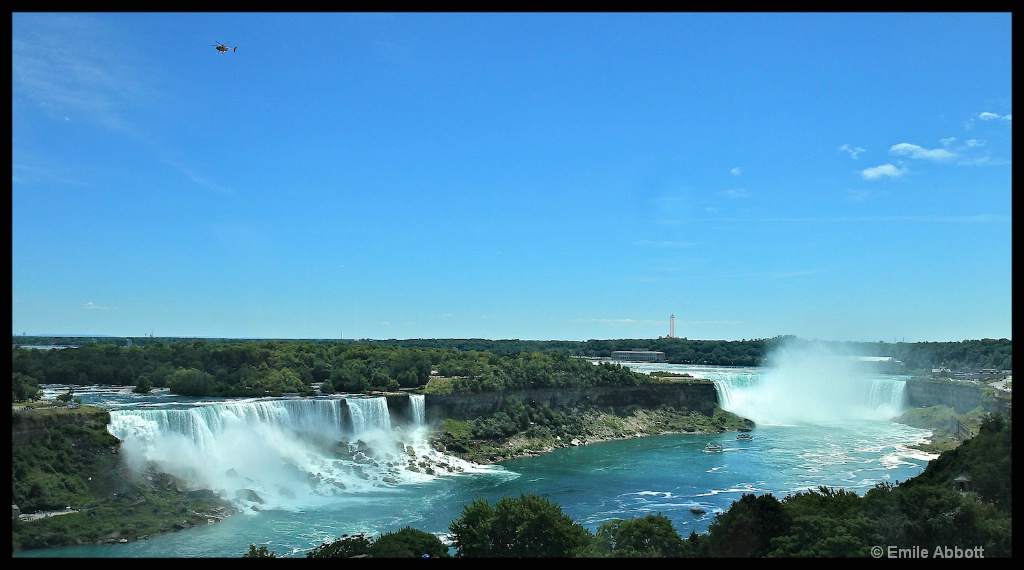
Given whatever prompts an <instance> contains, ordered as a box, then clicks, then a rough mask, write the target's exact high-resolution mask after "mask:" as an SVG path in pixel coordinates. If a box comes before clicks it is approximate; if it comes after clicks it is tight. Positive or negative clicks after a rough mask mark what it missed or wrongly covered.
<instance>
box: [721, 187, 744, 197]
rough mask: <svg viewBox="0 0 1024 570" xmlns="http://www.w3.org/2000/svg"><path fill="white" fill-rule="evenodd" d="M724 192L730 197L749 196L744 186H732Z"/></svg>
mask: <svg viewBox="0 0 1024 570" xmlns="http://www.w3.org/2000/svg"><path fill="white" fill-rule="evenodd" d="M722 194H725V195H726V196H728V197H729V198H746V197H747V191H746V190H744V189H742V188H730V189H728V190H723V191H722Z"/></svg>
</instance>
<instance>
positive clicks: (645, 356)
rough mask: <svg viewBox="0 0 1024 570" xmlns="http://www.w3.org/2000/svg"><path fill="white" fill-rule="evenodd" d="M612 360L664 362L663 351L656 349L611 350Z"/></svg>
mask: <svg viewBox="0 0 1024 570" xmlns="http://www.w3.org/2000/svg"><path fill="white" fill-rule="evenodd" d="M612 360H618V361H621V362H665V353H664V352H661V351H658V350H644V349H641V348H634V349H632V350H616V351H614V352H612Z"/></svg>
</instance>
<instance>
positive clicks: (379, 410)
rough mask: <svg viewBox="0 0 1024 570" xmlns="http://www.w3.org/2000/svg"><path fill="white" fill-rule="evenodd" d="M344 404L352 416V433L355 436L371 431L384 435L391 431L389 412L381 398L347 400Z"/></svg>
mask: <svg viewBox="0 0 1024 570" xmlns="http://www.w3.org/2000/svg"><path fill="white" fill-rule="evenodd" d="M346 403H347V404H348V410H349V413H350V414H351V416H352V432H353V433H355V434H356V435H360V434H364V433H366V432H368V431H371V430H379V431H382V432H384V433H388V432H390V431H391V412H389V411H388V401H387V399H386V398H384V397H383V396H376V397H370V398H348V399H346Z"/></svg>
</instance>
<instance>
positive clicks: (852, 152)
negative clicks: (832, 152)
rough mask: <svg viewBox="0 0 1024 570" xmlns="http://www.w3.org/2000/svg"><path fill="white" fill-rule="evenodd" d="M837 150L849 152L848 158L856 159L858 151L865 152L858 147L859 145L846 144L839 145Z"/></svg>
mask: <svg viewBox="0 0 1024 570" xmlns="http://www.w3.org/2000/svg"><path fill="white" fill-rule="evenodd" d="M839 150H844V151H846V152H848V153H850V158H853V159H856V158H857V157H858V156H860V153H862V152H865V150H864V149H862V148H860V147H859V146H853V145H848V144H844V145H843V146H841V147H839Z"/></svg>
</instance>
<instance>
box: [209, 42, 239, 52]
mask: <svg viewBox="0 0 1024 570" xmlns="http://www.w3.org/2000/svg"><path fill="white" fill-rule="evenodd" d="M212 45H213V47H215V48H217V53H225V52H229V51H238V46H234V47H232V46H229V45H227V44H224V43H220V42H217V43H215V44H212Z"/></svg>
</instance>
